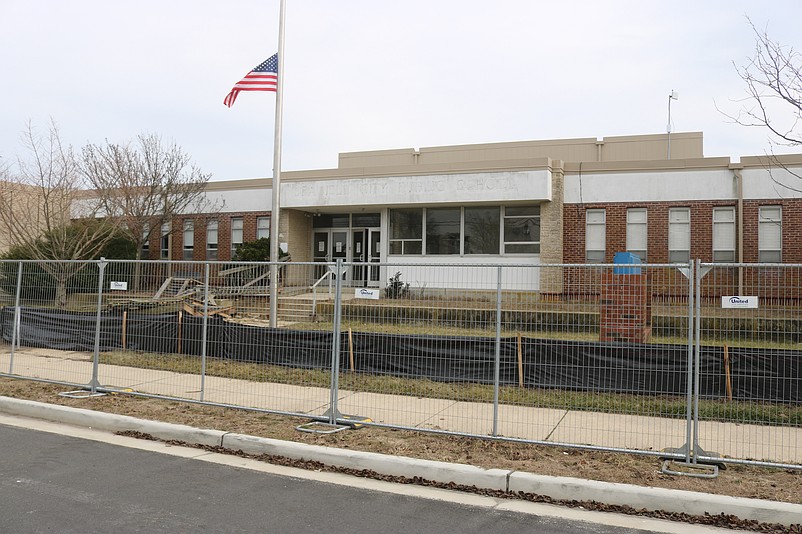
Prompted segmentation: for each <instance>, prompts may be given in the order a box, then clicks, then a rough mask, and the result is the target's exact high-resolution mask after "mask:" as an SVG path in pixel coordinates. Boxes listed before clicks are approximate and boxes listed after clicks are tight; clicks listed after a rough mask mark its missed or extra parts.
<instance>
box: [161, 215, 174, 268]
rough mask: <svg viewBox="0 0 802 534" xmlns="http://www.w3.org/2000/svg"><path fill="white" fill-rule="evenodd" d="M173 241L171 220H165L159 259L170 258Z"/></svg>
mask: <svg viewBox="0 0 802 534" xmlns="http://www.w3.org/2000/svg"><path fill="white" fill-rule="evenodd" d="M172 241H173V240H172V225H171V224H170V222H169V221H168V222H164V223H162V226H161V234H160V236H159V259H162V260H169V259H170V249H171V248H172V247H171V245H172Z"/></svg>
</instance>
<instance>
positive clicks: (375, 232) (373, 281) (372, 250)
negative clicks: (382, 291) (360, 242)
mask: <svg viewBox="0 0 802 534" xmlns="http://www.w3.org/2000/svg"><path fill="white" fill-rule="evenodd" d="M367 233H368V257H367V261H368V262H370V263H374V264H376V265H371V266H370V267H369V269H368V270H369V271H370V272H369V276H368V286H370V287H379V265H378V263H379V262H380V261H381V248H380V247H381V230H379V229H378V228H376V229H368V230H367Z"/></svg>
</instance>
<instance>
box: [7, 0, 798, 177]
mask: <svg viewBox="0 0 802 534" xmlns="http://www.w3.org/2000/svg"><path fill="white" fill-rule="evenodd" d="M278 15H279V0H260V1H255V0H254V1H250V0H227V1H225V2H224V1H221V0H213V1H211V0H209V1H207V0H136V1H133V0H115V1H109V0H70V1H66V0H65V1H60V0H0V21H2V31H1V32H0V67H2V71H1V72H2V104H0V125H2V126H1V127H0V156H2V157H3V158H7V159H13V158H14V156H15V154H18V153H20V151H21V147H20V143H19V137H20V132H21V131H22V130H23V129H24V128H25V125H26V123H27V121H28V120H31V121H32V123H33V124H34V126H36V127H38V128H41V129H43V130H44V129H46V127H47V124H48V121H49V118H50V117H52V118H53V119H54V120H55V121H56V122H57V123H58V125H59V127H60V129H61V133H62V138H63V140H65V141H67V142H68V143H70V144H72V145H73V146H75V147H76V148H77V147H80V146H82V145H84V144H86V143H88V142H93V143H102V142H103V141H104V140H105V139H108V140H110V141H113V142H123V141H125V140H128V139H132V138H134V137H135V136H136V135H137V134H139V133H156V134H159V135H161V136H162V137H163V138H165V139H167V140H172V141H175V142H176V143H178V144H179V145H181V146H182V147H183V148H184V150H185V151H186V152H188V153H189V154H190V155H191V156H192V157H193V159H194V161H195V163H196V164H197V165H199V166H200V167H201V168H202V169H203V170H204V171H206V172H210V173H212V174H213V179H214V180H230V179H239V178H251V177H258V176H270V175H271V174H272V162H273V159H272V158H273V155H272V153H273V125H274V113H275V94H274V93H264V92H260V93H243V94H241V95H240V96H239V98H238V100H237V102H236V104H235V105H234V107H233V108H231V109H229V108H227V107H225V106H224V105H223V98H224V97H225V95H226V94H227V93H228V91H229V90H230V89H231V87H232V85H233V84H234V83H235V82H236V81H238V80H239V79H240V78H241V77H242V76H243V75H244V74H245V73H247V72H248V71H249V70H250V69H251V68H253V67H255V66H256V65H257V64H258V63H260V62H262V61H263V60H264V59H267V57H269V56H270V55H272V54H273V53H275V52H276V50H277V47H278V44H277V43H278ZM747 16H748V17H750V18H751V19H752V21H753V22H754V23H755V25H756V26H757V27H759V28H761V29H763V28H765V29H767V30H768V33H769V34H770V35H771V36H772V38H774V39H775V40H779V41H780V42H782V43H784V44H789V45H794V46H795V47H796V48H799V49H802V1H800V0H787V1H784V0H771V1H766V0H760V1H743V0H741V1H739V0H690V1H686V0H675V1H674V2H657V1H648V0H634V1H615V0H607V1H605V2H599V1H574V0H561V1H559V2H547V1H545V0H484V1H479V0H404V1H403V2H402V1H390V0H384V1H382V0H340V1H334V0H287V11H286V23H285V33H286V41H285V52H286V54H285V56H286V57H285V62H284V68H285V84H284V89H285V91H284V134H283V145H284V149H283V151H282V152H283V156H282V157H283V164H282V169H283V170H299V169H319V168H332V167H336V166H337V154H338V153H339V152H348V151H359V150H377V149H390V148H410V147H412V148H419V147H425V146H442V145H453V144H465V143H487V142H502V141H520V140H530V139H557V138H573V137H598V138H601V137H604V136H612V135H631V134H650V133H663V132H665V130H666V122H667V111H668V110H667V104H668V94H669V92H670V91H671V90H672V89H673V90H675V91H678V92H679V95H680V98H679V100H678V101H675V102H673V103H672V108H671V114H672V122H673V131H674V132H681V131H703V132H704V135H705V155H706V156H731V157H733V159H734V160H737V159H738V158H739V157H740V156H742V155H759V154H764V153H766V152H767V151H770V150H772V148H771V146H770V145H769V144H768V142H767V137H768V136H767V133H766V132H765V131H763V130H758V129H749V128H744V127H742V126H737V125H733V124H730V123H729V122H728V120H727V118H726V117H725V116H723V115H722V114H721V113H720V112H719V111H717V110H716V105H718V107H719V108H722V109H724V110H727V111H732V112H735V111H737V109H738V107H739V104H738V103H737V100H738V99H741V98H743V97H744V95H745V89H744V86H743V83H742V81H741V80H740V79H739V78H738V76H737V74H736V73H735V70H734V67H733V65H732V63H733V61H734V62H736V63H738V64H743V63H745V62H746V60H747V59H748V57H750V56H751V55H752V53H753V50H754V35H753V33H752V31H751V29H750V27H749V26H748V24H747V20H746V17H747ZM775 150H776V151H777V152H783V150H782V149H781V148H780V149H775ZM796 151H798V152H802V149H801V148H799V147H797V149H796Z"/></svg>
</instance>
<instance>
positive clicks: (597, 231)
mask: <svg viewBox="0 0 802 534" xmlns="http://www.w3.org/2000/svg"><path fill="white" fill-rule="evenodd" d="M606 224H607V221H606V213H605V211H604V210H603V209H592V210H587V211H586V212H585V261H586V262H587V263H603V262H604V254H605V250H606V247H605V242H606V240H607V231H606Z"/></svg>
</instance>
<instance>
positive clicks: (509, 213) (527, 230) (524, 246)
mask: <svg viewBox="0 0 802 534" xmlns="http://www.w3.org/2000/svg"><path fill="white" fill-rule="evenodd" d="M504 252H505V253H507V254H538V253H539V252H540V206H522V207H514V208H511V207H508V208H504Z"/></svg>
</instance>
